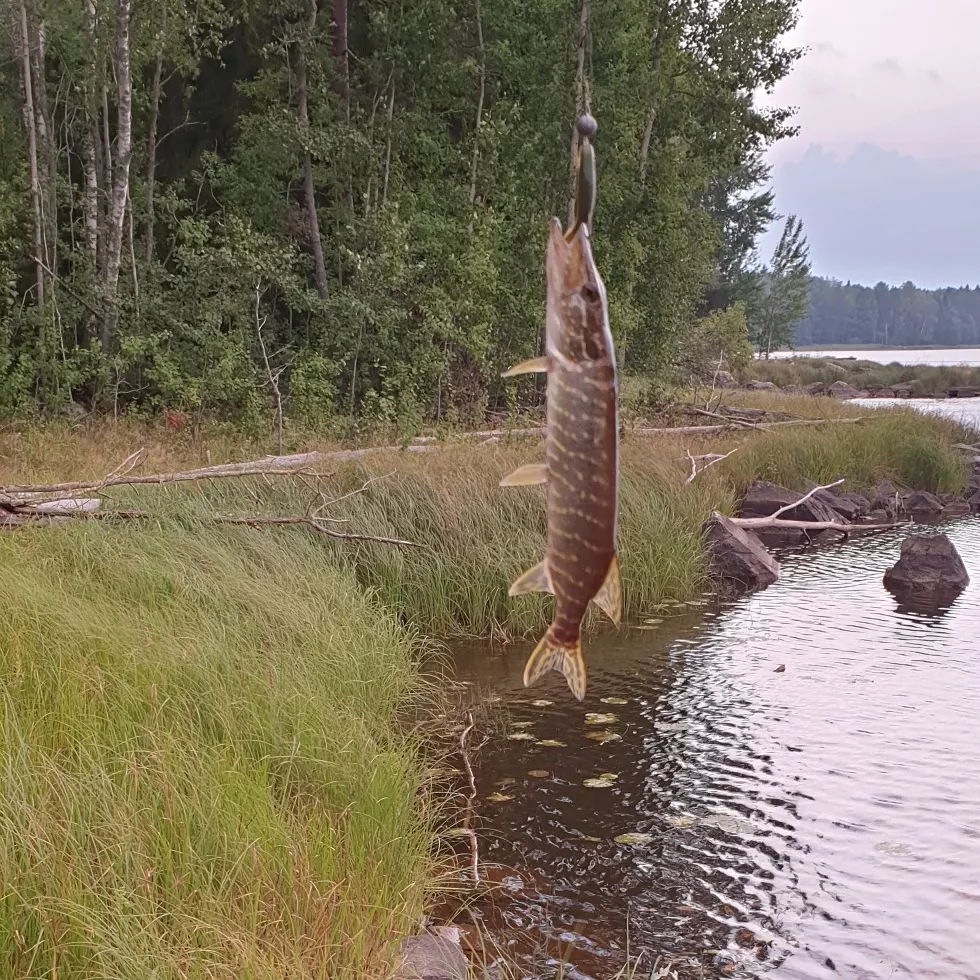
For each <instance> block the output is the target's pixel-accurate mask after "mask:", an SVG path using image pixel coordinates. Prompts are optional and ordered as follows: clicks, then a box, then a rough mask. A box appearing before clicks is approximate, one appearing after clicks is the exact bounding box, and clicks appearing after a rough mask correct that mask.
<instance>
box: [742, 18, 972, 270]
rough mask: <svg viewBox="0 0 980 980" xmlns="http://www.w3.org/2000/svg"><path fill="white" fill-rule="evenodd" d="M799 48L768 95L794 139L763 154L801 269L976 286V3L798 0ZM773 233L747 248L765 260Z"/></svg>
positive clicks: (794, 38)
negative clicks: (790, 223) (802, 259)
mask: <svg viewBox="0 0 980 980" xmlns="http://www.w3.org/2000/svg"><path fill="white" fill-rule="evenodd" d="M801 11H802V16H801V18H800V23H799V25H798V26H797V28H796V30H795V31H794V32H793V33H792V34H791V35H789V36H788V37H787V44H789V45H792V46H801V47H806V48H807V49H808V50H807V53H806V54H805V55H804V57H803V58H802V59H801V60H800V61H799V62H797V64H796V67H795V68H794V70H793V72H792V73H791V74H790V76H789V77H788V78H787V79H784V80H783V81H782V82H781V83H780V84H779V85H778V86H777V87H776V89H775V90H774V92H773V93H772V95H771V96H764V97H763V99H762V101H763V102H766V101H770V102H772V103H774V104H779V105H790V106H794V107H795V108H796V109H797V112H796V116H795V122H796V124H797V125H798V126H799V127H800V134H799V135H798V136H797V137H795V138H794V139H792V140H784V141H782V142H781V143H780V144H778V145H777V146H776V147H774V148H773V150H772V151H771V152H770V154H769V161H770V163H771V164H772V166H773V186H774V189H775V192H776V209H777V211H778V212H779V213H780V214H783V215H785V214H789V213H797V214H799V215H800V217H801V218H802V219H803V225H804V230H805V232H806V234H807V238H808V241H809V243H810V256H811V260H812V262H813V271H814V272H815V273H816V274H818V275H828V276H833V277H835V278H838V279H842V280H844V281H847V280H848V279H850V280H851V281H854V282H865V283H868V284H872V285H873V284H874V283H875V282H877V281H878V280H883V281H885V282H891V283H895V284H900V283H902V282H904V281H906V280H909V279H910V280H912V281H914V282H916V283H917V284H919V285H922V286H925V287H928V288H936V287H938V286H944V285H963V284H966V283H970V284H976V283H978V282H980V230H978V229H980V40H978V39H980V0H928V2H926V0H802V4H801ZM780 230H781V225H779V226H776V227H774V228H773V229H771V230H770V232H769V233H768V234H767V235H766V237H765V238H764V239H763V241H762V243H761V245H760V252H761V255H762V257H763V258H764V259H765V258H768V257H769V255H771V252H772V249H773V248H774V247H775V244H776V241H777V240H778V236H779V231H780Z"/></svg>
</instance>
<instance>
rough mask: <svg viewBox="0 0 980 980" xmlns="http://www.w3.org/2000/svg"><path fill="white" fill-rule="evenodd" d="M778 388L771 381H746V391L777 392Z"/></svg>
mask: <svg viewBox="0 0 980 980" xmlns="http://www.w3.org/2000/svg"><path fill="white" fill-rule="evenodd" d="M776 389H777V386H776V385H774V384H773V383H772V382H771V381H746V382H745V390H746V391H776Z"/></svg>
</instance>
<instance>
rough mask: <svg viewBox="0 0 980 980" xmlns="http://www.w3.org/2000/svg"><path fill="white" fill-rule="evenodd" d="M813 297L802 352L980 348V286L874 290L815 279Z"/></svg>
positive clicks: (802, 328) (801, 331)
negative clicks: (850, 347) (852, 347)
mask: <svg viewBox="0 0 980 980" xmlns="http://www.w3.org/2000/svg"><path fill="white" fill-rule="evenodd" d="M807 293H808V310H807V314H806V316H805V317H804V318H803V319H802V320H801V321H800V323H799V324H797V327H796V333H795V345H796V346H797V347H806V346H834V345H839V344H880V345H882V346H884V347H922V346H931V345H936V346H939V347H954V346H958V345H967V346H980V285H977V286H974V287H972V288H971V287H969V286H960V287H949V288H946V289H934V290H930V289H920V288H918V287H917V286H916V285H915V284H914V283H911V282H906V283H903V284H902V285H901V286H889V285H887V284H886V283H883V282H879V283H878V284H877V285H876V286H873V287H872V286H859V285H853V284H851V283H850V282H848V283H842V282H839V281H837V280H833V279H823V278H820V277H812V278H811V279H810V280H809V287H808V290H807Z"/></svg>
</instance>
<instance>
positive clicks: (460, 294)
mask: <svg viewBox="0 0 980 980" xmlns="http://www.w3.org/2000/svg"><path fill="white" fill-rule="evenodd" d="M797 6H798V0H655V2H650V0H617V2H616V3H611V4H600V3H596V2H595V0H525V2H517V0H498V2H496V3H486V4H485V3H483V2H482V0H466V2H455V0H417V2H412V3H407V2H404V0H399V2H388V0H362V2H360V3H357V4H349V3H348V0H331V2H330V3H329V4H327V3H320V0H248V2H246V0H160V2H156V3H152V4H151V3H145V4H136V3H134V2H133V0H11V2H10V3H8V4H5V7H6V8H7V11H8V16H7V17H6V19H5V23H3V31H2V33H0V44H2V45H3V49H4V50H3V56H2V59H0V137H2V138H0V412H3V413H4V414H7V415H24V414H27V415H32V414H37V413H43V414H54V413H64V412H69V413H78V412H83V411H84V412H99V413H116V414H119V413H125V412H129V413H140V412H149V413H160V412H170V413H174V414H175V416H176V415H179V416H182V417H186V418H190V419H192V420H200V419H202V418H205V417H209V418H216V419H228V420H234V421H236V422H237V423H239V424H242V425H247V424H249V423H250V422H255V421H257V420H263V419H265V420H267V419H268V418H270V417H271V416H273V415H278V416H279V417H280V418H281V417H282V415H283V413H285V414H286V415H287V416H288V417H289V418H290V419H297V420H303V421H304V422H307V423H310V424H319V423H322V422H325V421H328V420H330V419H337V418H338V417H342V418H347V419H353V418H357V419H367V420H370V421H381V422H384V421H385V420H391V419H395V418H408V419H418V420H425V419H440V420H447V421H450V422H451V421H453V420H460V419H470V418H479V417H482V416H484V415H485V413H486V411H487V409H488V408H489V407H491V406H504V407H507V406H508V405H510V404H511V403H512V401H513V399H515V398H519V397H529V395H530V394H531V393H533V381H522V382H520V383H518V384H514V383H510V384H508V383H506V382H503V381H501V380H500V378H499V373H500V371H501V370H503V369H505V368H506V367H508V366H509V365H510V364H511V363H513V362H514V361H516V360H520V359H523V358H525V357H529V356H533V355H534V354H535V353H536V352H537V351H538V349H539V344H540V342H541V334H542V322H543V299H544V297H543V291H544V289H543V268H542V266H543V244H544V240H545V234H546V230H547V223H548V219H549V218H550V216H551V215H552V214H557V215H559V216H561V217H562V218H563V219H564V218H565V216H566V214H567V210H568V206H569V194H570V188H571V182H572V176H573V175H572V172H571V170H570V160H571V159H572V154H573V153H574V150H575V140H576V138H577V137H576V136H575V130H574V120H575V117H576V115H577V113H578V112H580V111H582V110H584V109H587V110H589V111H591V112H592V114H593V115H594V116H595V117H596V119H597V121H598V124H599V131H598V135H597V137H596V152H597V159H598V167H599V188H598V204H597V208H596V216H595V225H594V229H595V230H594V243H595V244H594V248H595V252H596V256H597V261H598V262H599V264H600V268H601V270H602V272H603V275H604V277H605V279H606V283H607V288H608V293H609V302H610V319H611V321H612V324H613V331H614V335H615V337H616V342H617V346H618V354H619V356H620V358H621V360H622V362H623V364H624V365H626V367H627V368H630V369H634V370H643V371H651V372H654V373H658V372H659V374H661V375H663V376H665V377H666V376H667V375H669V374H670V372H671V371H681V370H684V369H685V368H684V364H685V350H684V344H685V341H686V339H688V338H693V339H694V341H696V343H697V344H700V345H701V347H703V348H705V349H708V348H714V349H715V350H717V349H718V347H717V346H716V345H715V339H714V337H713V335H712V337H709V338H707V339H706V337H705V329H706V325H707V328H710V330H715V329H718V330H720V331H721V334H722V336H721V338H720V340H719V342H718V346H722V345H724V344H725V343H726V342H727V341H726V337H725V336H724V334H725V331H726V330H727V331H729V332H731V331H732V330H734V334H733V336H734V339H733V340H732V342H731V343H730V344H729V349H730V350H732V351H733V352H734V350H735V349H736V348H738V349H739V350H742V351H743V352H744V348H745V346H746V345H745V337H744V335H745V309H746V306H745V304H744V302H743V300H745V299H746V295H743V294H747V292H751V290H752V288H755V287H753V283H755V284H756V286H757V284H758V280H759V270H758V269H755V268H754V266H753V262H754V259H753V258H752V256H753V249H754V245H755V242H756V240H757V238H758V236H759V234H760V233H761V232H762V231H763V230H764V229H765V227H766V226H767V225H768V224H769V223H770V222H771V221H772V220H774V218H775V214H774V202H773V197H772V194H771V193H770V192H769V191H768V190H767V189H766V182H767V179H768V170H767V168H766V166H765V164H764V161H763V154H764V152H765V151H766V149H767V148H768V147H769V146H771V145H772V144H773V143H774V142H776V141H778V140H780V139H783V138H786V137H787V136H790V135H792V134H793V133H794V132H795V129H794V127H793V125H792V118H791V113H790V111H789V110H788V109H784V108H762V107H761V106H760V104H759V97H758V96H759V93H760V92H764V91H768V90H771V89H772V86H773V85H774V84H775V83H776V82H778V81H779V80H780V79H781V78H783V77H785V75H786V74H787V73H788V72H789V71H790V69H791V68H792V66H793V64H794V62H795V61H796V60H797V59H798V58H799V57H800V55H801V52H800V51H799V50H797V49H793V48H789V47H787V46H786V45H785V44H784V43H783V38H784V35H785V34H786V32H787V31H788V30H790V29H791V28H792V27H793V25H794V24H795V23H796V19H797V16H798V10H797ZM699 328H700V332H699ZM688 354H689V352H688ZM733 356H734V354H733ZM688 359H689V358H688Z"/></svg>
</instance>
